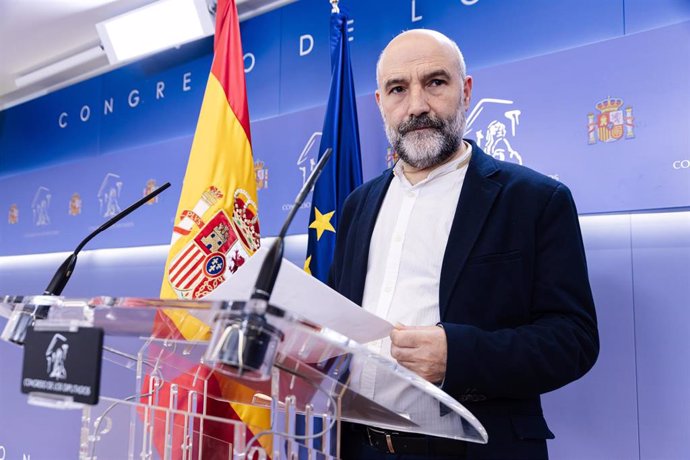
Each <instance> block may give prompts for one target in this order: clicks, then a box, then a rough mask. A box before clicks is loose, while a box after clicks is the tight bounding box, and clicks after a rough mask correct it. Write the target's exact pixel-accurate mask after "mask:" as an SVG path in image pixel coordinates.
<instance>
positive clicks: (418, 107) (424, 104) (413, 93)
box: [407, 86, 430, 117]
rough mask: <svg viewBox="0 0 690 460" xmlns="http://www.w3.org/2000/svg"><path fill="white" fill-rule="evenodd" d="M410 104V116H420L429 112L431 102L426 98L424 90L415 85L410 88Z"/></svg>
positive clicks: (408, 110)
mask: <svg viewBox="0 0 690 460" xmlns="http://www.w3.org/2000/svg"><path fill="white" fill-rule="evenodd" d="M409 102H410V105H409V107H408V109H407V112H408V113H407V114H408V115H409V116H414V117H418V116H420V115H422V114H425V113H428V112H429V109H430V108H429V102H428V101H427V99H426V94H425V93H424V90H423V89H422V88H420V87H416V86H413V87H412V88H411V89H410V98H409Z"/></svg>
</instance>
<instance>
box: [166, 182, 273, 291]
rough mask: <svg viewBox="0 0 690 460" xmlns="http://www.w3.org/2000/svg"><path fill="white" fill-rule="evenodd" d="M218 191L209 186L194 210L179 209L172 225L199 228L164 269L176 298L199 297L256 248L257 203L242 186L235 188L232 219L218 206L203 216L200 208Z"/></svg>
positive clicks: (180, 229) (179, 228)
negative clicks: (175, 223) (207, 218)
mask: <svg viewBox="0 0 690 460" xmlns="http://www.w3.org/2000/svg"><path fill="white" fill-rule="evenodd" d="M218 195H220V196H222V194H221V192H220V191H219V190H218V189H216V188H215V187H212V188H209V189H208V190H207V191H206V192H204V196H202V197H201V199H200V200H199V202H198V203H197V205H196V206H195V207H194V210H192V211H189V210H188V211H184V212H183V213H182V216H181V221H180V225H179V226H177V227H175V229H174V231H175V233H178V234H189V233H190V228H191V226H197V227H198V228H199V232H198V234H197V235H196V236H195V237H194V238H193V239H192V240H190V241H189V242H188V243H187V244H186V245H185V246H184V247H183V248H182V249H181V250H180V251H179V252H178V253H177V255H176V256H175V257H174V258H173V259H172V261H171V262H170V267H169V269H168V281H169V282H170V285H171V286H172V287H173V289H175V292H176V293H177V295H178V297H180V298H183V299H199V298H201V297H203V296H205V295H206V294H208V293H210V292H211V291H213V290H214V289H215V288H216V287H218V286H219V285H220V284H221V283H222V282H223V281H225V278H226V276H227V275H228V274H232V273H235V272H236V271H237V269H238V268H240V267H241V266H242V265H243V264H244V263H245V262H246V261H247V259H248V258H249V257H250V256H251V255H252V254H254V252H256V251H257V250H258V249H259V245H260V238H259V236H258V235H259V222H258V218H257V207H256V204H255V203H254V202H253V201H252V200H251V199H250V197H249V194H248V193H247V192H246V191H245V190H242V189H238V190H236V191H235V195H234V197H233V198H234V200H233V214H232V219H231V218H229V217H228V215H227V214H226V213H225V211H224V210H223V209H221V210H219V211H217V212H216V213H215V214H213V215H212V217H211V219H210V220H208V221H207V222H206V221H204V220H203V219H204V217H205V216H204V211H206V210H208V208H209V207H210V206H208V205H210V204H212V203H209V201H215V200H214V198H219V196H218ZM195 211H196V212H195ZM199 211H201V213H199ZM190 224H191V225H190ZM228 272H229V273H228Z"/></svg>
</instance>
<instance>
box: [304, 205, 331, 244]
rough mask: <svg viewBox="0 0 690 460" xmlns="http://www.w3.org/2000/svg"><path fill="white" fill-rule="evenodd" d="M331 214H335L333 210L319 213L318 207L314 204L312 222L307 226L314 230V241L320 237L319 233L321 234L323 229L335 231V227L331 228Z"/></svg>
mask: <svg viewBox="0 0 690 460" xmlns="http://www.w3.org/2000/svg"><path fill="white" fill-rule="evenodd" d="M333 214H335V211H331V212H327V213H326V214H321V212H320V211H319V209H318V208H317V207H316V206H314V222H312V223H311V224H309V228H313V229H315V230H316V241H318V240H320V239H321V235H323V232H325V231H329V232H333V233H335V228H333V224H331V217H333Z"/></svg>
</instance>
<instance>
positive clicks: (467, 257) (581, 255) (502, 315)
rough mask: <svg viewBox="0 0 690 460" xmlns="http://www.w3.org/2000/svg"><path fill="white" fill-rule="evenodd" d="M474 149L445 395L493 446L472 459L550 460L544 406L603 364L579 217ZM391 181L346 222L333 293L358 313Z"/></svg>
mask: <svg viewBox="0 0 690 460" xmlns="http://www.w3.org/2000/svg"><path fill="white" fill-rule="evenodd" d="M468 142H470V143H472V149H473V150H472V152H473V154H472V158H471V160H470V163H469V165H468V169H467V174H466V176H465V182H464V185H463V187H462V192H461V194H460V199H459V200H458V205H457V209H456V212H455V218H454V220H453V224H452V226H451V230H450V235H449V237H448V243H447V246H446V251H445V255H444V259H443V265H442V270H441V280H440V288H439V293H438V296H439V308H440V317H441V322H442V324H443V327H444V329H445V332H446V336H447V342H448V361H447V369H446V377H445V381H444V384H443V389H444V390H445V391H446V392H447V393H448V394H450V395H451V396H453V397H454V398H455V399H457V400H458V401H460V402H461V403H463V404H464V405H465V406H466V407H467V408H468V409H469V410H470V411H472V412H473V413H474V414H475V416H476V417H477V418H478V419H479V420H480V422H482V424H484V426H485V428H486V429H487V432H488V434H489V443H488V444H487V445H484V446H482V445H478V444H472V445H470V446H469V457H470V458H510V459H514V458H539V457H544V456H545V455H546V443H545V439H551V438H553V434H552V433H551V431H550V430H549V429H548V427H547V425H546V422H545V420H544V418H543V415H542V409H541V402H540V397H539V395H540V394H541V393H545V392H548V391H551V390H555V389H556V388H559V387H561V386H563V385H565V384H567V383H569V382H572V381H573V380H575V379H577V378H579V377H581V376H582V375H583V374H585V373H586V372H587V371H588V370H589V369H590V368H591V367H592V365H593V364H594V362H595V361H596V358H597V355H598V352H599V338H598V333H597V322H596V315H595V311H594V302H593V300H592V293H591V289H590V285H589V280H588V277H587V265H586V261H585V252H584V248H583V244H582V236H581V233H580V226H579V222H578V216H577V211H576V209H575V203H574V202H573V199H572V196H571V194H570V191H569V190H568V188H567V187H566V186H564V185H563V184H561V183H560V182H558V181H555V180H553V179H550V178H548V177H546V176H543V175H541V174H539V173H536V172H534V171H532V170H530V169H528V168H525V167H522V166H518V165H515V164H511V163H505V162H501V161H498V160H495V159H494V158H492V157H490V156H489V155H486V154H485V153H484V152H483V151H482V150H481V149H479V147H477V145H476V144H475V143H474V142H471V141H468ZM392 178H393V173H392V171H391V170H388V171H386V172H384V173H383V175H381V176H379V177H378V178H376V179H373V180H371V181H369V182H367V183H365V184H364V185H362V186H361V187H359V188H357V189H356V190H355V191H354V192H352V194H351V195H350V196H349V197H348V199H347V200H346V202H345V204H344V207H343V211H342V214H341V215H340V224H339V226H338V233H337V243H336V250H335V257H334V260H333V265H332V267H331V272H330V279H329V284H330V285H331V287H333V288H334V289H336V290H337V291H339V292H340V293H342V294H343V295H345V296H346V297H348V298H349V299H350V300H352V301H353V302H355V303H357V304H358V305H361V302H362V295H363V291H364V282H365V278H366V272H367V261H368V257H369V244H370V239H371V235H372V233H373V230H374V225H375V223H376V218H377V216H378V212H379V209H380V207H381V204H382V202H383V199H384V197H385V195H386V191H387V189H388V186H389V184H390V182H391V180H392ZM432 225H434V223H433V222H429V226H432ZM583 442H587V440H584V439H583Z"/></svg>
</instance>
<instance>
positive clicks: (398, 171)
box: [393, 140, 472, 188]
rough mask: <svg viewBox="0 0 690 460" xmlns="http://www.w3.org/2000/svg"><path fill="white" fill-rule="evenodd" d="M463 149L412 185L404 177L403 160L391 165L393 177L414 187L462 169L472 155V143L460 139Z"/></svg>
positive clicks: (405, 184) (407, 185) (406, 185)
mask: <svg viewBox="0 0 690 460" xmlns="http://www.w3.org/2000/svg"><path fill="white" fill-rule="evenodd" d="M462 143H463V146H464V150H463V152H462V154H461V155H460V156H459V157H457V158H455V159H454V160H452V161H449V162H448V163H444V164H442V165H441V166H439V167H437V168H435V169H433V170H432V171H431V172H430V173H429V175H428V176H427V177H426V179H424V180H422V181H419V182H417V183H416V184H415V185H412V184H411V183H410V181H409V180H407V177H405V173H404V172H403V167H404V162H403V161H400V160H399V161H397V162H396V163H395V166H394V167H393V174H394V175H395V177H397V178H398V179H399V180H400V182H401V183H402V184H403V185H404V186H405V187H409V188H416V187H419V186H421V185H423V184H426V183H428V182H430V181H432V180H434V179H436V178H438V177H441V176H445V175H446V174H449V173H451V172H453V171H457V170H459V169H462V168H464V167H466V166H467V164H468V163H469V161H470V157H471V156H472V145H471V144H470V143H469V142H467V141H465V140H463V141H462Z"/></svg>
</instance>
